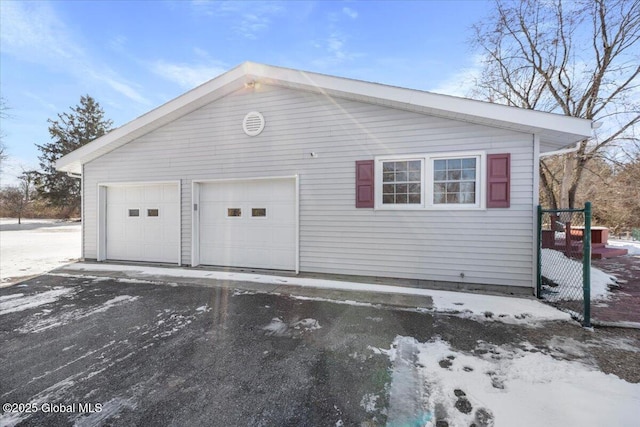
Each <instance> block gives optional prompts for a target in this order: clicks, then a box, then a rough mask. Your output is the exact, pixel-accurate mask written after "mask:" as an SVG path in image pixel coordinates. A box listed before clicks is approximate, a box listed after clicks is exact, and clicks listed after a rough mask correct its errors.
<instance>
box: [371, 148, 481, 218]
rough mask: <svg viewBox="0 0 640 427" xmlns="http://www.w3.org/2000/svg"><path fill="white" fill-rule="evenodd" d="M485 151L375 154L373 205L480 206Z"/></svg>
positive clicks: (427, 207)
mask: <svg viewBox="0 0 640 427" xmlns="http://www.w3.org/2000/svg"><path fill="white" fill-rule="evenodd" d="M485 157H486V156H485V154H484V153H482V152H462V153H444V154H424V155H418V156H407V157H400V156H392V157H379V158H376V187H375V188H376V203H375V207H376V208H377V209H481V208H484V202H483V197H482V193H483V191H484V190H483V188H484V182H483V180H482V171H483V169H484V162H485Z"/></svg>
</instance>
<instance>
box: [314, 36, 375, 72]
mask: <svg viewBox="0 0 640 427" xmlns="http://www.w3.org/2000/svg"><path fill="white" fill-rule="evenodd" d="M347 41H348V36H347V35H346V34H344V33H342V32H341V31H338V30H335V29H334V30H333V31H331V33H330V34H329V35H328V36H327V38H326V39H324V40H322V41H319V42H316V43H314V46H315V47H316V48H319V49H322V50H324V54H323V55H321V56H319V57H318V58H316V59H314V60H313V61H312V63H313V64H314V65H315V66H316V67H320V68H328V67H335V66H337V65H340V64H343V63H345V62H351V61H353V60H355V59H357V58H360V57H362V56H364V54H362V53H357V52H352V51H350V50H349V49H348V48H347Z"/></svg>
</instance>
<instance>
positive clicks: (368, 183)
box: [356, 160, 375, 208]
mask: <svg viewBox="0 0 640 427" xmlns="http://www.w3.org/2000/svg"><path fill="white" fill-rule="evenodd" d="M374 179H375V178H374V168H373V160H358V161H356V208H372V207H373V205H374V192H373V188H374Z"/></svg>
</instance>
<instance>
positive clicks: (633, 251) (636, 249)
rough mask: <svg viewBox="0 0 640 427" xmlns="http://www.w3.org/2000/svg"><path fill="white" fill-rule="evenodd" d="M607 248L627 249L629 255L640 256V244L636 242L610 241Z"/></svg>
mask: <svg viewBox="0 0 640 427" xmlns="http://www.w3.org/2000/svg"><path fill="white" fill-rule="evenodd" d="M607 246H613V247H615V248H621V249H626V250H627V251H628V253H629V255H640V242H638V241H634V240H618V239H609V240H608V241H607Z"/></svg>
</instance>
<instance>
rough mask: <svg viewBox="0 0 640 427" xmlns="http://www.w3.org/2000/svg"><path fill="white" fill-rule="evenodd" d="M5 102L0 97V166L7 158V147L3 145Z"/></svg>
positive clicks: (5, 114) (6, 108)
mask: <svg viewBox="0 0 640 427" xmlns="http://www.w3.org/2000/svg"><path fill="white" fill-rule="evenodd" d="M8 109H9V107H7V103H6V102H5V100H4V98H2V97H0V166H1V164H2V162H3V161H4V160H6V159H7V147H6V145H4V136H5V135H4V125H3V123H2V122H3V121H5V120H7V118H8V117H9V114H8V113H7V110H8Z"/></svg>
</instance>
